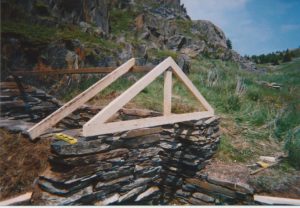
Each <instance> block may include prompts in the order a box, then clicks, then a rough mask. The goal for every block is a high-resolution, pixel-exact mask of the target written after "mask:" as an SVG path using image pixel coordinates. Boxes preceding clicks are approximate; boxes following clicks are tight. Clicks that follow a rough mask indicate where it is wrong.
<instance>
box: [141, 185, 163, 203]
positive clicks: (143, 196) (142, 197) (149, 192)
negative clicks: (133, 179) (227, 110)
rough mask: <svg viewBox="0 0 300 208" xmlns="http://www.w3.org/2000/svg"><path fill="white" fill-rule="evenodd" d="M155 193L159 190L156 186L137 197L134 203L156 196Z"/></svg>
mask: <svg viewBox="0 0 300 208" xmlns="http://www.w3.org/2000/svg"><path fill="white" fill-rule="evenodd" d="M157 192H159V188H158V187H157V186H153V187H151V188H149V189H147V190H146V191H145V192H143V193H141V194H140V195H138V197H137V198H136V199H135V201H136V202H138V201H141V200H145V199H146V198H148V197H151V196H152V195H154V194H156V193H157Z"/></svg>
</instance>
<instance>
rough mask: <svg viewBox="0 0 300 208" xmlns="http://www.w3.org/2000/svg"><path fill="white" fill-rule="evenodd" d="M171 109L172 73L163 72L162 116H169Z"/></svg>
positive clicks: (168, 71) (169, 71)
mask: <svg viewBox="0 0 300 208" xmlns="http://www.w3.org/2000/svg"><path fill="white" fill-rule="evenodd" d="M171 109H172V71H171V70H170V69H169V70H167V71H166V72H165V80H164V116H169V115H171Z"/></svg>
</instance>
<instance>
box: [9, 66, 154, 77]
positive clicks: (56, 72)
mask: <svg viewBox="0 0 300 208" xmlns="http://www.w3.org/2000/svg"><path fill="white" fill-rule="evenodd" d="M115 69H116V67H95V68H82V69H68V70H65V69H62V70H40V71H38V70H36V71H30V70H22V71H21V70H19V71H15V72H12V73H13V74H14V75H17V76H21V75H22V76H25V75H60V74H91V73H111V72H113V71H114V70H115ZM150 70H151V68H150V67H147V66H133V67H132V69H131V70H130V72H148V71H150Z"/></svg>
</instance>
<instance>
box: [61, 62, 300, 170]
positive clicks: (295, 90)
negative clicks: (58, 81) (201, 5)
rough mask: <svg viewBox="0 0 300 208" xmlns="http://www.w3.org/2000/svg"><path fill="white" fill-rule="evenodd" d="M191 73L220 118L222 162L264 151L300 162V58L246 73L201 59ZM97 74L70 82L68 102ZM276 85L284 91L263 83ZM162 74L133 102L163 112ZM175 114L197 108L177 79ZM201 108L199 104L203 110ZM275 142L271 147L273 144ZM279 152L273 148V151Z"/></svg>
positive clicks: (119, 88) (107, 96)
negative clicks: (79, 80) (278, 153)
mask: <svg viewBox="0 0 300 208" xmlns="http://www.w3.org/2000/svg"><path fill="white" fill-rule="evenodd" d="M191 66H192V69H191V73H190V74H189V75H188V76H189V78H190V79H191V80H192V81H193V83H194V84H195V85H196V86H197V88H198V89H199V91H200V92H201V93H202V94H203V95H204V96H205V98H206V99H207V100H208V102H209V103H211V105H212V106H213V107H214V108H215V110H216V114H217V115H220V116H221V117H222V128H223V136H222V137H223V138H222V141H221V150H220V154H219V155H220V157H221V158H222V159H223V160H229V161H238V162H246V163H251V161H252V162H255V160H256V159H257V158H258V156H260V155H267V154H270V155H273V154H274V153H276V152H278V151H288V153H289V156H290V157H289V161H290V162H291V164H292V165H294V166H299V165H300V164H299V161H300V160H299V159H300V158H299V155H298V154H297V152H299V148H300V138H299V124H300V112H299V109H300V86H299V85H300V77H299V76H298V74H299V67H300V59H295V60H294V61H293V62H289V63H285V64H282V65H280V66H277V67H276V68H275V69H271V70H267V72H264V73H263V72H257V73H253V72H247V71H244V70H240V69H239V67H238V65H237V64H235V63H233V62H230V61H221V60H216V59H207V58H198V59H195V60H193V62H192V65H191ZM141 76H142V75H130V77H129V78H128V77H125V78H122V79H120V80H119V81H117V82H116V83H114V84H113V85H112V86H110V87H109V88H108V89H106V90H105V91H104V92H102V93H101V94H99V95H98V96H97V97H96V98H95V99H94V100H92V101H91V103H93V104H101V105H105V104H107V103H108V102H109V101H110V100H112V98H114V97H116V96H118V95H119V94H121V93H122V92H123V91H124V90H126V89H127V88H128V87H129V86H131V85H132V84H133V83H134V82H135V81H136V80H137V79H138V78H139V77H141ZM96 80H97V78H93V79H89V80H86V81H83V82H82V83H80V84H79V85H76V86H72V87H71V88H70V89H69V90H70V92H69V93H67V94H68V97H63V98H64V99H65V100H68V99H70V98H71V97H73V96H75V95H76V94H77V93H79V92H80V91H82V90H84V89H86V88H87V87H88V86H90V85H91V84H92V83H94V82H96ZM265 82H267V83H277V84H279V85H280V86H281V88H280V89H276V88H272V87H268V86H267V85H265V84H263V83H265ZM162 92H163V77H162V76H161V77H160V78H159V79H157V80H156V81H154V82H153V83H152V84H151V85H150V86H149V87H147V88H146V89H145V90H143V91H142V92H141V93H140V94H139V95H138V96H137V97H136V98H134V99H133V100H132V101H131V103H130V105H131V106H138V107H146V108H149V109H152V110H158V111H161V110H162V100H163V93H162ZM172 99H173V106H172V110H173V112H174V113H180V112H188V111H193V110H196V109H199V107H198V105H197V102H196V101H195V100H194V99H193V97H192V96H190V95H189V93H188V91H187V90H186V89H185V87H183V86H182V85H181V83H180V82H179V81H177V80H176V79H174V86H173V98H172ZM200 109H201V108H200ZM270 145H271V146H270ZM274 151H275V152H274Z"/></svg>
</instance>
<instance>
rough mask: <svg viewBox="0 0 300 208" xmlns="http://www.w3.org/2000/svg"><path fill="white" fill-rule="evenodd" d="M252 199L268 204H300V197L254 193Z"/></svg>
mask: <svg viewBox="0 0 300 208" xmlns="http://www.w3.org/2000/svg"><path fill="white" fill-rule="evenodd" d="M254 201H257V202H260V203H263V204H269V205H300V199H290V198H281V197H273V196H261V195H254Z"/></svg>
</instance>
